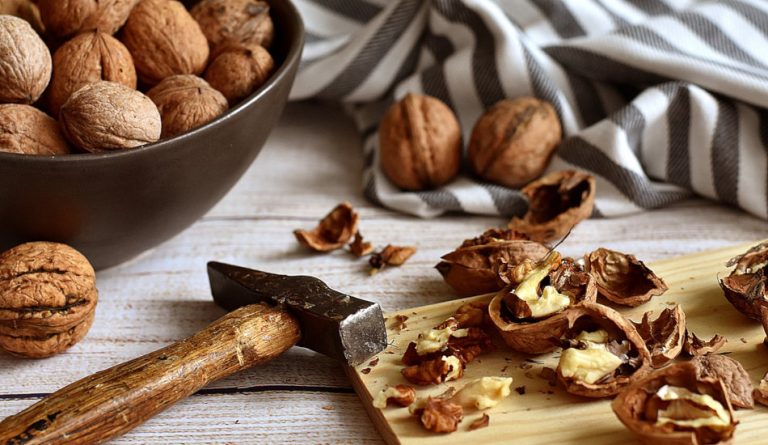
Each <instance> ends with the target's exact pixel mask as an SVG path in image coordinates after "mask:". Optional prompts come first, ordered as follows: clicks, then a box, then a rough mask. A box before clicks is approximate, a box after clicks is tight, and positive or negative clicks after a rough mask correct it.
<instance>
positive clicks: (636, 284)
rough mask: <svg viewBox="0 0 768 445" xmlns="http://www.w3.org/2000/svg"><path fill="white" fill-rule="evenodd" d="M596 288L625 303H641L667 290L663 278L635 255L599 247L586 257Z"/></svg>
mask: <svg viewBox="0 0 768 445" xmlns="http://www.w3.org/2000/svg"><path fill="white" fill-rule="evenodd" d="M584 259H585V261H586V264H587V270H588V271H589V273H590V274H591V275H592V276H593V277H594V278H595V284H596V285H597V292H598V294H599V295H601V296H603V297H605V298H607V299H608V300H610V301H612V302H614V303H616V304H621V305H624V306H630V307H635V306H639V305H641V304H643V303H645V302H647V301H648V300H650V299H651V297H654V296H657V295H661V294H663V293H664V292H666V291H667V289H668V288H667V285H666V283H664V280H662V279H661V278H659V277H658V276H656V274H655V273H653V271H652V270H651V269H649V268H648V266H646V265H645V263H643V262H642V261H640V260H638V259H637V258H636V257H635V256H634V255H628V254H625V253H621V252H616V251H615V250H609V249H605V248H602V247H601V248H599V249H597V250H595V251H593V252H591V253H589V254H588V255H586V256H585V257H584Z"/></svg>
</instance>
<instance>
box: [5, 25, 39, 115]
mask: <svg viewBox="0 0 768 445" xmlns="http://www.w3.org/2000/svg"><path fill="white" fill-rule="evenodd" d="M51 65H52V62H51V53H50V51H48V47H47V46H45V43H44V42H43V40H42V39H41V38H40V36H38V35H37V32H35V30H34V29H32V26H30V24H29V23H28V22H27V21H26V20H23V19H20V18H17V17H13V16H10V15H3V16H0V103H23V104H31V103H33V102H35V101H36V100H37V99H38V98H39V97H40V95H41V94H43V91H44V90H45V87H47V86H48V82H49V81H50V80H51Z"/></svg>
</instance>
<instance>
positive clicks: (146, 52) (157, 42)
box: [122, 0, 209, 86]
mask: <svg viewBox="0 0 768 445" xmlns="http://www.w3.org/2000/svg"><path fill="white" fill-rule="evenodd" d="M122 41H123V43H124V44H125V46H126V47H127V48H128V51H130V52H131V55H132V56H133V62H134V64H135V65H136V72H137V73H138V74H139V79H141V81H142V82H144V83H146V84H147V85H150V86H151V85H155V84H157V83H158V82H160V81H161V80H163V79H165V78H166V77H170V76H173V75H174V74H202V72H203V71H204V70H205V66H206V64H207V63H208V54H209V50H208V41H207V40H206V39H205V35H203V32H202V31H201V30H200V26H199V25H198V24H197V22H195V19H193V18H192V16H191V15H189V12H187V10H186V9H185V8H184V5H182V4H181V3H179V2H178V1H175V0H141V1H140V2H139V4H138V5H136V7H135V8H133V11H131V15H130V16H129V17H128V21H127V22H126V23H125V27H124V28H123V31H122Z"/></svg>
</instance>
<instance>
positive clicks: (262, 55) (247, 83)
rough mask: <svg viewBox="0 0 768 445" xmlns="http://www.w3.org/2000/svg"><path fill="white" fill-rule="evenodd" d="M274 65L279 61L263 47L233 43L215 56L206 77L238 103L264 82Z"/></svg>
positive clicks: (229, 98) (230, 102)
mask: <svg viewBox="0 0 768 445" xmlns="http://www.w3.org/2000/svg"><path fill="white" fill-rule="evenodd" d="M274 68H275V61H274V60H273V59H272V56H271V55H270V54H269V52H268V51H267V50H266V49H264V48H263V47H261V46H259V45H244V44H229V45H225V46H224V47H223V48H222V49H220V50H218V51H216V53H215V54H214V56H213V57H212V58H211V63H210V64H209V65H208V68H207V69H206V70H205V80H206V81H208V83H210V84H211V86H212V87H213V88H216V89H217V90H219V91H220V92H221V94H223V95H224V97H226V98H227V100H228V101H229V104H230V105H234V104H236V103H237V102H240V101H241V100H243V99H245V98H246V97H248V96H250V95H251V93H253V92H254V91H256V90H257V89H258V88H259V87H261V86H262V85H264V83H266V81H267V79H269V76H270V75H271V74H272V71H273V70H274Z"/></svg>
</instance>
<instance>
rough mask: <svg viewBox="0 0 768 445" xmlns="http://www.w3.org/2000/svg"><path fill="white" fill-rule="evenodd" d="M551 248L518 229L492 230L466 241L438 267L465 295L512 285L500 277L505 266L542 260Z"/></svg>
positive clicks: (449, 281) (458, 291)
mask: <svg viewBox="0 0 768 445" xmlns="http://www.w3.org/2000/svg"><path fill="white" fill-rule="evenodd" d="M547 253H549V248H548V247H546V246H545V245H543V244H541V243H537V242H536V241H531V240H530V239H529V238H528V236H527V235H525V234H522V233H520V232H517V231H515V230H498V229H489V230H487V231H485V233H483V234H482V235H480V236H478V237H476V238H473V239H468V240H465V241H464V242H463V243H462V245H461V246H460V247H458V248H457V249H456V250H454V251H453V252H450V253H447V254H445V255H443V256H442V261H440V263H438V264H437V265H436V266H435V268H436V269H437V270H438V271H439V272H440V274H441V275H442V276H443V279H444V280H445V282H446V283H448V285H450V286H451V287H452V288H453V289H454V290H455V291H456V293H458V294H459V295H461V296H470V295H479V294H486V293H490V292H496V291H498V290H500V289H502V288H503V287H504V286H506V285H507V284H509V283H508V282H507V281H505V280H504V279H502V277H500V276H499V272H500V271H501V270H502V269H503V268H509V267H514V266H517V265H518V264H520V263H522V262H523V261H524V260H526V259H528V260H531V261H540V260H542V259H543V258H544V257H545V256H546V255H547Z"/></svg>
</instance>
